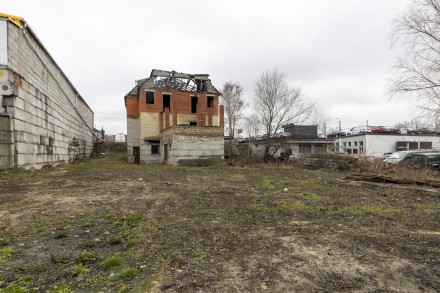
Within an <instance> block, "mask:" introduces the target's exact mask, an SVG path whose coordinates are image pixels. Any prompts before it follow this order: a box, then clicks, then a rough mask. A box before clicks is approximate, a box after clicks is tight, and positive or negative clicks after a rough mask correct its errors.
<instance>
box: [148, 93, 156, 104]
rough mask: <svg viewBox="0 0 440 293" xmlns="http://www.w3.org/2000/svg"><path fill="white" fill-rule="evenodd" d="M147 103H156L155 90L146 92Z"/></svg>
mask: <svg viewBox="0 0 440 293" xmlns="http://www.w3.org/2000/svg"><path fill="white" fill-rule="evenodd" d="M146 95H147V97H146V99H147V104H154V92H146Z"/></svg>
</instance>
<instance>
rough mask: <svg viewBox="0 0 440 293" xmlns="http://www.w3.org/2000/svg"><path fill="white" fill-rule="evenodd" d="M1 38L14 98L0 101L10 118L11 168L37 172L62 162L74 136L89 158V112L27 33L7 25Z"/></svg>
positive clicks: (54, 65)
mask: <svg viewBox="0 0 440 293" xmlns="http://www.w3.org/2000/svg"><path fill="white" fill-rule="evenodd" d="M7 40H8V68H9V69H10V70H11V71H12V72H13V73H14V74H13V75H12V74H11V76H14V79H13V80H11V82H14V84H15V95H16V96H15V97H12V96H11V97H4V98H3V106H4V107H5V108H6V112H7V113H10V114H11V115H12V116H13V118H14V132H15V154H16V156H15V158H14V160H15V166H16V167H25V168H30V167H36V168H39V167H42V166H44V165H47V164H53V163H56V162H59V161H63V160H64V161H67V160H69V154H68V146H69V143H70V142H71V141H72V139H74V138H76V139H77V140H78V141H79V142H80V146H81V152H82V154H83V155H85V156H89V155H90V154H91V152H92V149H93V111H92V110H91V109H90V107H89V106H88V105H87V103H86V102H85V101H84V100H83V99H82V98H81V97H80V96H79V95H78V94H77V91H76V90H75V89H74V87H73V86H72V84H71V83H70V82H69V80H68V79H67V78H66V77H65V75H64V74H63V73H62V71H61V70H60V68H59V67H58V65H57V64H56V63H55V61H54V60H53V59H52V58H51V57H50V56H49V55H48V53H47V52H46V50H45V49H44V48H43V47H42V46H41V45H40V44H39V42H38V41H37V40H36V39H35V38H34V35H33V34H32V33H31V32H30V31H29V30H27V29H24V30H23V29H21V28H19V27H18V26H16V25H14V24H12V23H10V22H8V39H7ZM0 167H3V166H1V165H0Z"/></svg>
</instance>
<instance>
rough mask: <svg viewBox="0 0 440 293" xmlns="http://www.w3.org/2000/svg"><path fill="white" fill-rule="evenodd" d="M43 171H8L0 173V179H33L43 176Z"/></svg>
mask: <svg viewBox="0 0 440 293" xmlns="http://www.w3.org/2000/svg"><path fill="white" fill-rule="evenodd" d="M44 171H45V170H33V171H30V170H22V169H10V170H3V171H0V179H15V180H16V179H25V178H33V177H37V176H40V175H41V174H44V173H46V172H44Z"/></svg>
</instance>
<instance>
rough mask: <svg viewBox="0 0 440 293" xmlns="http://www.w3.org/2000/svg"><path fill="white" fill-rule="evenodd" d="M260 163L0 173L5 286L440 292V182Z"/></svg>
mask: <svg viewBox="0 0 440 293" xmlns="http://www.w3.org/2000/svg"><path fill="white" fill-rule="evenodd" d="M344 175H346V174H343V173H338V172H331V171H321V170H318V171H310V170H302V169H299V168H296V167H294V166H291V165H282V164H269V165H263V164H256V165H243V166H222V167H209V168H183V167H172V166H165V165H155V166H141V165H130V164H127V163H125V162H124V160H123V154H122V155H121V154H108V155H107V156H106V157H105V158H101V159H94V160H87V161H83V162H79V163H76V164H72V165H67V164H66V165H62V166H58V167H56V168H48V169H44V170H41V171H34V172H23V171H22V172H18V171H8V172H2V173H0V219H1V220H0V290H3V291H4V292H101V291H102V292H439V291H440V191H438V190H428V189H424V188H420V187H417V188H407V187H402V186H397V185H391V184H389V185H376V184H362V183H357V182H349V181H345V180H341V178H343V177H344Z"/></svg>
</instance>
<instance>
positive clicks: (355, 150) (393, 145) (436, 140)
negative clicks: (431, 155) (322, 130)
mask: <svg viewBox="0 0 440 293" xmlns="http://www.w3.org/2000/svg"><path fill="white" fill-rule="evenodd" d="M420 149H426V150H430V149H440V136H437V135H416V134H413V135H409V134H380V133H377V134H376V133H366V134H359V135H350V136H344V137H340V138H336V139H335V152H339V153H346V154H350V155H365V156H373V157H380V156H383V154H384V153H392V152H396V151H405V150H420Z"/></svg>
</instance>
